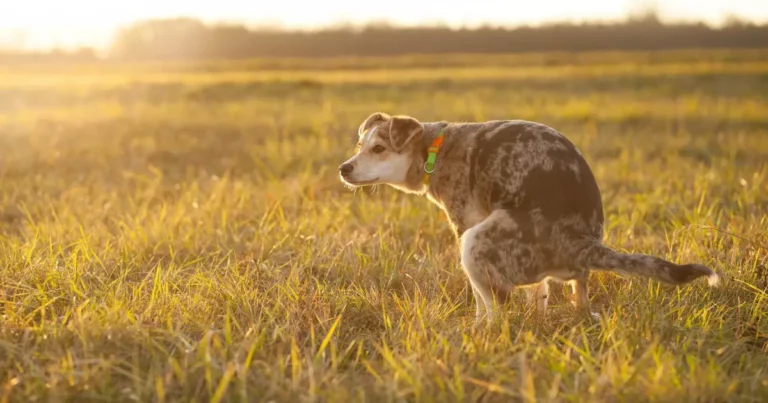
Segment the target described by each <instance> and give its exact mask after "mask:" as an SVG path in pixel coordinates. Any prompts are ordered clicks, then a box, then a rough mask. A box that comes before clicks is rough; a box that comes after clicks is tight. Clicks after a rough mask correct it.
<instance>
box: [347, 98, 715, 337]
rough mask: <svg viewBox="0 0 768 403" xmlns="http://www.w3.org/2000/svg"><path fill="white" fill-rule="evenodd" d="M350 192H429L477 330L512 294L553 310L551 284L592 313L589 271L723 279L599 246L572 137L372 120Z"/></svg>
mask: <svg viewBox="0 0 768 403" xmlns="http://www.w3.org/2000/svg"><path fill="white" fill-rule="evenodd" d="M339 175H340V179H341V180H342V181H343V182H344V183H345V184H346V185H347V186H349V187H352V188H354V187H359V186H367V185H374V184H387V185H389V186H392V187H394V188H396V189H398V190H401V191H403V192H407V193H412V194H419V195H426V197H427V198H428V199H429V200H430V201H432V202H433V203H435V204H436V205H437V206H439V207H440V208H441V209H442V210H443V211H444V212H445V214H446V215H447V217H448V220H449V222H450V225H451V228H452V230H453V232H454V233H455V235H456V238H457V240H458V243H459V246H460V255H461V266H462V267H463V269H464V271H465V272H466V275H467V277H468V278H469V282H470V284H471V286H472V293H473V295H474V299H475V304H476V313H475V325H478V324H480V323H482V321H483V318H487V319H488V321H489V322H490V321H491V318H492V317H493V315H494V309H495V305H498V303H500V302H503V301H505V300H506V297H507V296H508V295H509V293H510V292H512V291H513V290H514V289H516V288H517V287H521V288H524V289H526V291H527V292H528V298H529V301H531V303H533V302H534V301H535V304H534V305H535V309H536V311H538V312H541V313H543V314H545V313H546V308H547V301H548V296H549V285H548V284H549V283H548V281H549V280H550V279H552V280H556V281H560V282H568V283H570V285H571V287H572V290H573V293H574V294H575V301H574V304H575V305H576V307H577V308H579V312H583V313H586V314H588V315H590V316H591V317H593V318H595V317H597V315H596V314H594V313H593V312H592V311H591V309H590V307H589V295H588V288H587V279H588V277H589V272H590V270H602V271H610V272H614V273H616V274H619V275H622V276H630V275H636V276H642V277H646V278H651V279H655V280H657V281H660V282H662V283H666V284H670V285H675V286H677V285H682V284H686V283H690V282H692V281H693V280H695V279H697V278H699V277H706V278H707V280H708V282H709V284H710V285H711V286H715V285H717V284H718V283H719V281H720V278H719V276H718V275H717V274H716V273H715V272H714V271H713V270H712V269H710V268H709V267H707V266H704V265H701V264H682V265H678V264H675V263H672V262H669V261H666V260H664V259H661V258H658V257H655V256H649V255H643V254H625V253H621V252H618V251H615V250H613V249H611V248H609V247H607V246H605V245H603V243H602V239H603V224H604V217H603V205H602V200H601V195H600V190H599V188H598V186H597V183H596V180H595V177H594V175H593V173H592V171H591V169H590V167H589V166H588V165H587V162H586V160H585V159H584V157H583V155H582V154H581V152H580V151H579V150H578V149H577V148H576V146H575V145H574V144H573V143H571V142H570V141H569V140H568V139H567V138H566V137H565V136H563V135H562V134H561V133H559V132H558V131H556V130H555V129H553V128H551V127H549V126H546V125H544V124H541V123H537V122H531V121H525V120H493V121H487V122H474V123H472V122H469V123H451V122H446V121H440V122H428V123H427V122H424V123H422V122H419V121H418V120H417V119H415V118H413V117H411V116H406V115H396V116H390V115H389V114H387V113H384V112H376V113H373V114H371V115H370V116H368V118H367V119H365V121H364V122H363V123H362V124H361V125H360V127H359V128H358V143H357V149H356V153H355V155H354V156H352V157H351V158H349V159H348V160H347V161H346V162H344V163H343V164H341V165H340V166H339Z"/></svg>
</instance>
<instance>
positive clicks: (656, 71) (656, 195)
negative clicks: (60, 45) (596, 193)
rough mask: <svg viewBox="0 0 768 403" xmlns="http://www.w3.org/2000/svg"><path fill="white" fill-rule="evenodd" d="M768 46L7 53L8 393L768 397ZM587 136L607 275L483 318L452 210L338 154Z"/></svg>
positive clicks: (4, 302) (2, 111)
mask: <svg viewBox="0 0 768 403" xmlns="http://www.w3.org/2000/svg"><path fill="white" fill-rule="evenodd" d="M766 94H768V51H739V52H736V51H717V52H714V51H709V52H695V51H686V52H682V51H681V52H666V53H610V54H609V53H595V54H524V55H508V56H489V57H480V56H476V55H475V56H467V55H454V56H444V57H418V56H411V57H399V58H391V59H383V58H382V59H363V60H356V59H332V60H283V61H269V60H261V61H259V60H253V61H243V62H207V63H199V64H194V65H181V64H171V63H166V64H161V63H144V64H138V63H134V64H118V63H105V64H93V65H76V66H75V65H60V66H40V65H30V66H0V402H6V401H8V402H13V401H18V402H21V401H35V400H36V401H78V402H80V401H156V402H169V401H185V402H186V401H199V402H203V401H214V402H223V401H264V402H268V401H281V402H283V401H284V402H301V401H335V402H348V401H376V402H379V401H392V402H394V401H462V402H463V401H472V402H474V401H482V402H506V401H526V402H528V401H539V402H550V401H551V402H577V401H598V402H619V401H621V402H634V401H654V402H693V401H696V402H724V401H729V402H762V401H766V400H768V269H766V266H768V97H766ZM379 110H380V111H385V112H389V113H396V114H409V115H412V116H415V117H417V118H419V119H420V120H422V121H430V120H486V119H510V118H511V119H515V118H517V119H530V120H535V121H539V122H543V123H546V124H549V125H552V126H554V127H555V128H557V129H559V130H560V131H561V132H562V133H563V134H565V135H566V136H567V137H569V138H570V139H571V140H572V141H573V142H574V143H575V144H576V145H577V146H578V147H579V148H580V149H581V151H582V152H583V153H584V155H585V157H586V158H587V161H588V162H589V164H590V165H591V167H592V169H593V171H594V173H595V176H596V177H597V180H598V183H599V185H600V187H601V190H602V192H603V201H604V203H605V216H606V239H605V242H606V243H607V244H609V245H611V246H613V247H615V248H617V249H619V250H623V251H631V252H638V253H649V254H655V255H658V256H661V257H664V258H666V259H669V260H671V261H674V262H699V263H703V264H707V265H709V266H710V267H712V268H714V269H715V270H716V271H718V272H719V273H720V274H721V275H722V276H723V278H724V281H723V284H722V286H721V287H719V288H716V289H712V288H708V287H707V285H706V282H705V281H703V280H699V281H697V282H695V283H694V284H692V285H690V286H687V287H682V288H677V289H675V288H669V287H666V286H662V285H660V284H658V283H656V282H649V281H646V280H642V279H638V278H621V277H618V276H615V275H612V274H604V273H594V274H593V275H592V276H591V278H590V284H589V285H590V289H591V297H592V305H593V308H594V309H595V310H596V311H598V312H600V313H601V315H602V319H601V320H600V321H595V322H590V321H585V320H583V319H579V318H578V317H576V316H575V315H574V313H575V312H574V309H573V308H572V307H571V305H570V303H569V297H570V291H569V290H568V289H567V288H566V287H563V286H560V285H554V286H553V287H552V294H553V295H552V301H551V303H550V308H549V316H548V317H547V318H546V319H543V320H542V319H541V318H538V317H536V316H535V315H534V314H533V313H532V312H531V311H530V309H528V307H527V306H526V304H524V299H523V294H522V293H520V295H518V296H516V299H515V300H514V301H512V302H511V303H510V304H509V305H508V306H507V307H506V308H507V311H508V312H507V313H506V314H504V315H502V316H501V318H500V320H499V321H498V322H497V323H496V324H495V325H493V326H491V327H487V328H479V329H473V328H472V326H471V325H472V321H473V319H474V302H473V298H472V292H471V290H470V288H469V286H468V283H467V281H466V279H465V276H464V274H463V272H462V270H461V268H460V266H459V263H458V251H457V248H456V243H455V240H454V238H453V234H452V233H451V231H450V229H449V227H448V224H447V222H446V221H445V218H444V216H443V215H442V213H441V212H440V211H439V210H438V209H437V208H436V207H435V206H433V205H431V204H429V202H428V201H427V200H426V199H425V198H419V197H416V196H410V195H404V194H401V193H398V192H397V191H395V190H394V189H391V188H388V187H378V188H377V189H375V190H374V189H367V190H360V191H357V192H352V191H350V190H348V189H346V188H345V187H344V186H343V185H342V184H341V183H340V181H339V179H338V174H337V172H338V171H337V169H338V168H337V167H338V165H339V164H340V163H341V162H343V161H344V160H346V159H347V158H348V157H349V156H350V155H351V153H352V152H353V148H354V145H355V142H356V130H357V127H358V125H359V124H360V123H361V122H362V120H363V119H364V118H365V117H366V116H368V114H370V113H371V112H374V111H379Z"/></svg>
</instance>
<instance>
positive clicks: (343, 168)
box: [339, 162, 355, 175]
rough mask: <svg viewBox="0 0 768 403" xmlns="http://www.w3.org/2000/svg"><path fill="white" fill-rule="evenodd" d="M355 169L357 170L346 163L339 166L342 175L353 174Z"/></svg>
mask: <svg viewBox="0 0 768 403" xmlns="http://www.w3.org/2000/svg"><path fill="white" fill-rule="evenodd" d="M353 169H355V167H354V166H353V165H352V164H350V163H349V162H346V163H344V164H341V166H339V171H341V174H342V175H349V174H351V173H352V170H353Z"/></svg>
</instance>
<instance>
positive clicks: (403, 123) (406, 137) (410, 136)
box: [389, 116, 424, 152]
mask: <svg viewBox="0 0 768 403" xmlns="http://www.w3.org/2000/svg"><path fill="white" fill-rule="evenodd" d="M423 132H424V127H423V126H422V125H421V122H419V121H418V120H416V119H414V118H412V117H410V116H393V117H392V118H391V119H389V142H390V143H391V144H392V148H393V149H394V150H395V151H398V152H399V151H401V150H402V149H403V148H404V147H405V146H406V145H408V144H409V143H411V142H412V141H418V140H421V135H422V133H423Z"/></svg>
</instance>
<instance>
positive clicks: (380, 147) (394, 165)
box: [339, 112, 424, 191]
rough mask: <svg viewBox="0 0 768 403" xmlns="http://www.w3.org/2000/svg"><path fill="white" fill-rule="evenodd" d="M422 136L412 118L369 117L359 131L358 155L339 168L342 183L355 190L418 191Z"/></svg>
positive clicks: (377, 114)
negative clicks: (384, 187)
mask: <svg viewBox="0 0 768 403" xmlns="http://www.w3.org/2000/svg"><path fill="white" fill-rule="evenodd" d="M423 132H424V127H423V126H422V125H421V123H420V122H419V121H418V120H416V119H414V118H412V117H410V116H389V115H387V114H386V113H382V112H376V113H374V114H372V115H370V116H369V117H368V118H367V119H366V120H365V121H364V122H363V123H362V124H361V125H360V128H359V129H358V142H357V153H356V154H355V155H354V156H352V158H350V159H348V160H347V161H346V162H344V163H343V164H341V166H339V174H340V175H341V179H342V180H343V181H344V182H345V183H346V184H348V185H350V186H353V187H357V186H365V185H374V184H378V183H384V184H387V185H391V186H393V187H395V188H398V189H401V190H405V191H417V190H418V189H417V188H416V187H418V185H419V183H420V181H419V178H420V176H419V171H418V166H416V164H419V163H423V157H421V151H422V150H421V148H423V147H422V146H421V144H422V133H423ZM419 161H420V162H419ZM414 166H416V169H414Z"/></svg>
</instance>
